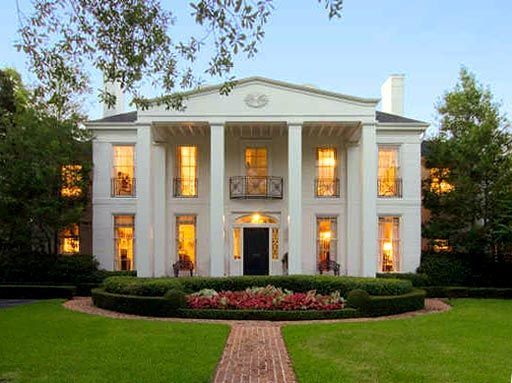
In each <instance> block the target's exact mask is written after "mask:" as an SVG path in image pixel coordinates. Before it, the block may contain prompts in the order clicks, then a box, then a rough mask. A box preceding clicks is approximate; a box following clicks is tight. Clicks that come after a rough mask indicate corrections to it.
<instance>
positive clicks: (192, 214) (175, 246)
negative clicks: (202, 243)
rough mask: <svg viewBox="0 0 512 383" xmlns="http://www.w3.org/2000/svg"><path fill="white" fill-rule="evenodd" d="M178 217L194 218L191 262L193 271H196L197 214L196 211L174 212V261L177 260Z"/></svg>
mask: <svg viewBox="0 0 512 383" xmlns="http://www.w3.org/2000/svg"><path fill="white" fill-rule="evenodd" d="M180 217H193V218H194V261H193V262H192V263H193V264H194V271H196V272H197V267H198V266H197V265H198V259H197V255H198V252H197V243H198V241H197V237H198V235H197V226H198V225H197V221H198V214H197V213H176V214H174V228H175V230H174V262H177V261H179V259H180V257H179V249H178V246H179V229H180V227H179V226H180V225H179V223H178V220H179V218H180Z"/></svg>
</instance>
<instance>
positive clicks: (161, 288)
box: [103, 275, 412, 296]
mask: <svg viewBox="0 0 512 383" xmlns="http://www.w3.org/2000/svg"><path fill="white" fill-rule="evenodd" d="M178 285H181V286H183V288H184V289H185V291H186V292H188V293H193V292H197V291H200V290H203V289H213V290H216V291H243V290H245V289H247V288H250V287H265V286H267V285H272V286H275V287H278V288H281V289H286V290H291V291H294V292H298V293H306V292H308V291H311V290H315V291H316V292H317V293H319V294H322V295H329V294H331V293H332V292H335V291H339V292H340V294H341V295H342V296H346V295H347V294H348V292H349V291H351V290H355V289H361V290H365V291H367V292H368V293H369V294H370V295H400V294H405V293H407V292H410V291H411V290H412V283H411V282H410V281H408V280H396V279H378V278H356V277H334V276H329V275H317V276H307V275H292V276H243V277H218V278H215V277H184V278H129V277H113V278H107V279H106V280H105V282H104V284H103V286H104V288H105V290H106V291H107V292H111V293H116V294H128V295H147V296H163V295H164V294H165V292H166V291H167V290H169V289H171V288H175V287H176V286H178Z"/></svg>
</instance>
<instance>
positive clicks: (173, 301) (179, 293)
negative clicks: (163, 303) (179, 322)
mask: <svg viewBox="0 0 512 383" xmlns="http://www.w3.org/2000/svg"><path fill="white" fill-rule="evenodd" d="M164 298H165V299H166V300H167V301H169V303H170V307H171V308H172V309H174V310H176V309H180V308H184V307H187V296H186V294H185V293H184V292H183V290H182V289H171V290H168V291H167V292H166V293H165V295H164Z"/></svg>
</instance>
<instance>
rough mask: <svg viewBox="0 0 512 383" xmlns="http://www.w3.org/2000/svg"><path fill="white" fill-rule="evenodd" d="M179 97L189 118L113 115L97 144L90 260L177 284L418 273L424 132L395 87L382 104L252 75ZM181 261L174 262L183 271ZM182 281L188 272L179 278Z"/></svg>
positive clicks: (96, 128)
mask: <svg viewBox="0 0 512 383" xmlns="http://www.w3.org/2000/svg"><path fill="white" fill-rule="evenodd" d="M219 89H220V86H209V87H204V88H201V89H199V90H197V91H192V92H189V93H187V94H186V101H185V107H186V108H185V109H184V110H183V111H175V110H167V109H165V108H164V107H162V106H154V107H151V108H149V109H147V110H139V111H136V112H129V113H120V112H121V111H122V105H121V104H122V96H121V95H120V94H118V105H116V106H115V107H114V108H112V109H106V110H105V117H104V118H102V119H100V120H96V121H91V122H89V123H88V124H87V126H88V128H89V129H90V130H91V131H92V133H93V136H94V141H93V164H94V173H93V193H92V207H93V226H92V228H93V254H94V255H95V256H96V258H97V259H98V260H99V262H100V265H101V267H103V268H105V269H110V270H132V269H135V270H137V273H138V275H139V276H144V277H153V276H155V277H156V276H164V275H173V265H176V264H179V265H191V266H190V267H191V268H192V269H193V274H194V275H211V276H223V275H266V274H269V275H282V274H286V273H288V274H315V273H320V272H322V273H323V272H325V273H328V272H332V270H333V268H335V266H336V265H339V267H340V273H341V274H342V275H355V276H374V275H375V273H376V272H389V271H395V272H412V271H414V270H415V269H416V267H417V266H418V265H419V261H420V248H421V175H420V173H421V163H420V155H421V154H420V146H421V135H422V133H423V132H424V130H425V129H426V127H427V124H425V123H423V122H420V121H416V120H412V119H409V118H405V117H403V116H402V114H403V76H402V75H393V76H390V77H389V78H388V80H387V81H386V83H385V84H384V85H383V86H382V111H378V110H377V109H376V107H377V104H378V103H379V100H378V99H367V98H360V97H353V96H347V95H344V94H339V93H334V92H329V91H323V90H320V89H317V88H315V87H312V86H302V85H294V84H289V83H285V82H281V81H275V80H269V79H265V78H260V77H253V78H247V79H243V80H239V81H238V83H237V85H236V86H235V88H234V89H233V90H232V91H231V93H230V94H229V95H228V96H223V95H220V94H219ZM178 261H180V262H178ZM185 272H188V271H185Z"/></svg>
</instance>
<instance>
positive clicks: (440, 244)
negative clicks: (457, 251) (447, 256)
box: [432, 239, 452, 253]
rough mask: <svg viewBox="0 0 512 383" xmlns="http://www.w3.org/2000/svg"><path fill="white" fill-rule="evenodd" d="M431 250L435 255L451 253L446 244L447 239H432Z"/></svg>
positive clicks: (449, 247)
mask: <svg viewBox="0 0 512 383" xmlns="http://www.w3.org/2000/svg"><path fill="white" fill-rule="evenodd" d="M432 250H434V252H436V253H441V252H447V251H451V250H452V248H451V246H450V245H449V243H448V240H447V239H434V240H433V244H432Z"/></svg>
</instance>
